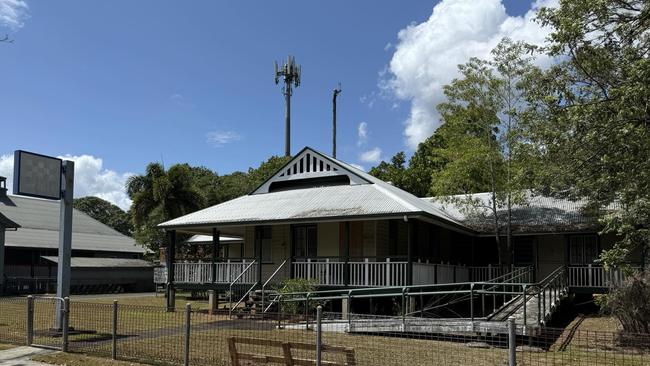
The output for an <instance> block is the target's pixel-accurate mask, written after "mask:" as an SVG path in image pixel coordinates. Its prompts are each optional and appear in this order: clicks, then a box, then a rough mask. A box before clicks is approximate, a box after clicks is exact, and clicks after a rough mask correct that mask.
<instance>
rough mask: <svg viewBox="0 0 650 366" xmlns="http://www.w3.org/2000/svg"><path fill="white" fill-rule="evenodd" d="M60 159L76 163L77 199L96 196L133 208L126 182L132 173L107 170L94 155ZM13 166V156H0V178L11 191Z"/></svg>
mask: <svg viewBox="0 0 650 366" xmlns="http://www.w3.org/2000/svg"><path fill="white" fill-rule="evenodd" d="M59 158H61V159H66V160H72V161H74V162H75V167H74V176H75V177H74V180H75V184H74V185H75V187H74V196H75V197H85V196H96V197H99V198H102V199H105V200H107V201H109V202H112V203H114V204H116V205H117V206H119V207H120V208H122V209H123V210H128V209H129V207H131V200H130V199H129V197H128V196H127V194H126V190H125V184H126V180H127V179H128V178H129V177H130V176H132V175H133V174H132V173H118V172H115V171H113V170H109V169H105V168H104V167H103V165H104V162H103V160H102V159H101V158H97V157H94V156H92V155H79V156H73V155H64V156H59ZM13 166H14V157H13V155H1V156H0V176H3V177H6V178H7V188H9V191H11V185H12V181H13Z"/></svg>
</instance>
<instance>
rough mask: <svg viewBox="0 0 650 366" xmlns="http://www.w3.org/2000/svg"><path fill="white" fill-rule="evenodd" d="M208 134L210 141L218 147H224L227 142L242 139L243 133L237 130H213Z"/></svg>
mask: <svg viewBox="0 0 650 366" xmlns="http://www.w3.org/2000/svg"><path fill="white" fill-rule="evenodd" d="M206 136H207V140H208V143H209V144H212V145H213V146H216V147H222V146H223V145H225V144H229V143H231V142H235V141H239V140H241V139H242V137H241V135H240V134H238V133H237V132H235V131H212V132H208V134H207V135H206Z"/></svg>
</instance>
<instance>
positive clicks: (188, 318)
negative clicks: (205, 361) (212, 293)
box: [183, 302, 192, 366]
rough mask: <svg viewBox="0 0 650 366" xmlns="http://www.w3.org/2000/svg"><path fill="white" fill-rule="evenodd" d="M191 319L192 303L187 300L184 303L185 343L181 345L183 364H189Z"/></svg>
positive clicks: (187, 365)
mask: <svg viewBox="0 0 650 366" xmlns="http://www.w3.org/2000/svg"><path fill="white" fill-rule="evenodd" d="M191 320H192V305H191V304H190V303H189V302H188V303H187V304H186V305H185V345H184V347H183V354H184V356H183V365H184V366H189V364H190V328H191V326H192V325H191Z"/></svg>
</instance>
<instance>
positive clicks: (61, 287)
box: [56, 160, 74, 329]
mask: <svg viewBox="0 0 650 366" xmlns="http://www.w3.org/2000/svg"><path fill="white" fill-rule="evenodd" d="M62 178H63V182H64V183H63V192H61V195H62V199H61V213H60V221H59V263H58V265H57V272H56V297H58V298H61V299H64V298H66V297H68V296H70V257H71V256H72V204H73V200H72V198H73V193H74V162H73V161H69V160H66V161H64V162H63V177H62ZM57 306H61V302H57ZM57 310H58V311H57V313H56V329H61V327H62V325H63V323H62V319H63V318H62V315H63V312H62V310H63V309H57Z"/></svg>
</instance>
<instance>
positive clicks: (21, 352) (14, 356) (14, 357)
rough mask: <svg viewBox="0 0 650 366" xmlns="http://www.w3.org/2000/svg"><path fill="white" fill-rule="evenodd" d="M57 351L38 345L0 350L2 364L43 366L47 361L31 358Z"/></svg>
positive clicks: (9, 365) (6, 365)
mask: <svg viewBox="0 0 650 366" xmlns="http://www.w3.org/2000/svg"><path fill="white" fill-rule="evenodd" d="M54 352H56V351H52V350H48V349H42V348H36V347H26V346H25V347H16V348H10V349H8V350H4V351H0V366H43V365H49V364H47V363H42V362H36V361H30V360H29V359H30V358H32V357H34V356H37V355H44V354H48V353H54Z"/></svg>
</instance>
